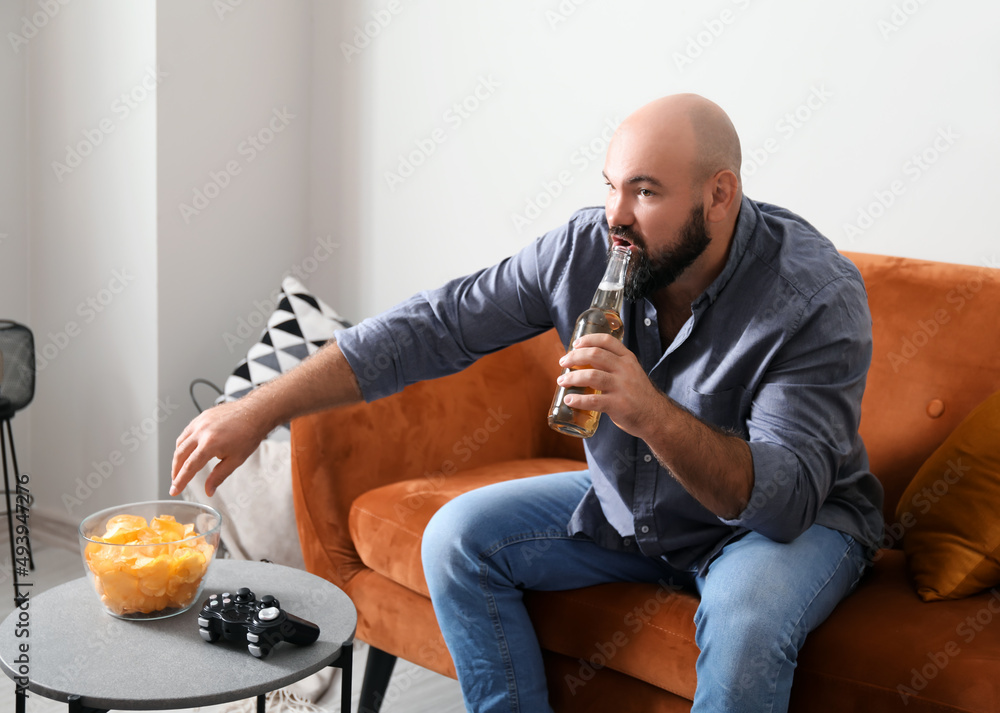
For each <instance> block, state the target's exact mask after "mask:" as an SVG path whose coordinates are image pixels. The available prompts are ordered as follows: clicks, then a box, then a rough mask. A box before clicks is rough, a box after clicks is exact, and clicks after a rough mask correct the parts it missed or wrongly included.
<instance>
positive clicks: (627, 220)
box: [604, 193, 633, 228]
mask: <svg viewBox="0 0 1000 713" xmlns="http://www.w3.org/2000/svg"><path fill="white" fill-rule="evenodd" d="M604 214H605V216H606V217H607V219H608V225H610V226H611V227H613V228H614V227H617V226H621V225H624V226H629V225H632V222H633V215H632V210H631V207H630V206H629V203H628V200H627V199H626V197H625V196H623V195H621V194H620V193H610V194H608V199H607V201H605V203H604Z"/></svg>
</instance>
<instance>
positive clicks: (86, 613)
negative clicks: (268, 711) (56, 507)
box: [0, 560, 357, 713]
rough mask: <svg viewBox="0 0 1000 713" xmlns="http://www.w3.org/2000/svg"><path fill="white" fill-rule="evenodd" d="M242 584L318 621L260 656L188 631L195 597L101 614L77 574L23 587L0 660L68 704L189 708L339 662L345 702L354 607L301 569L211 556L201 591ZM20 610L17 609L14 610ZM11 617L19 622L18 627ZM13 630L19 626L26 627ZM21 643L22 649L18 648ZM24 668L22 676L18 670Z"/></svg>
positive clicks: (4, 629) (0, 638)
mask: <svg viewBox="0 0 1000 713" xmlns="http://www.w3.org/2000/svg"><path fill="white" fill-rule="evenodd" d="M240 587H249V588H250V589H251V590H252V591H253V592H254V593H255V594H256V595H257V597H258V598H259V597H262V596H264V595H266V594H272V595H274V596H275V597H277V599H278V601H279V602H280V603H281V607H282V608H283V609H285V610H286V611H287V612H289V613H291V614H295V615H296V616H298V617H301V618H302V619H306V620H308V621H311V622H313V623H315V624H317V625H319V628H320V635H319V639H318V640H317V641H316V642H315V643H313V644H310V645H309V646H295V645H293V644H289V643H280V644H278V646H276V647H275V649H274V650H273V651H272V652H271V654H270V655H269V656H268V657H267V658H265V659H257V658H254V657H253V656H251V655H250V654H249V653H248V652H247V649H246V646H245V645H244V646H240V645H238V644H236V643H233V642H229V641H226V640H224V639H223V640H220V641H218V642H215V643H212V644H209V643H206V642H205V641H204V640H203V639H202V638H201V635H200V634H199V633H198V615H199V613H200V612H201V602H198V603H197V604H195V606H193V607H191V608H190V609H189V610H187V611H186V612H184V613H183V614H179V615H177V616H174V617H170V618H168V619H158V620H153V621H125V620H122V619H117V618H115V617H113V616H111V615H109V614H107V613H106V612H105V611H104V610H103V609H102V608H101V606H100V603H99V602H98V600H97V596H96V595H95V593H94V591H93V589H92V587H91V585H90V582H89V581H88V580H87V579H86V578H84V577H81V578H80V579H77V580H73V581H72V582H67V583H66V584H62V585H59V586H57V587H53V588H52V589H50V590H48V591H46V592H42V593H41V594H38V595H34V594H32V595H31V596H29V598H28V600H27V609H26V610H24V609H22V610H19V609H17V608H15V609H14V611H13V613H11V614H10V615H9V616H8V617H7V618H6V619H5V620H4V621H3V623H2V624H0V668H2V669H3V672H4V673H6V674H7V676H8V677H10V678H11V679H13V680H14V681H15V683H18V684H19V685H18V706H17V707H18V710H23V708H24V698H23V695H24V688H23V684H24V683H25V681H24V678H27V690H28V691H30V692H31V693H37V694H38V695H41V696H45V697H46V698H52V699H54V700H57V701H64V702H66V703H68V704H69V706H70V709H71V710H73V711H88V710H90V711H94V710H98V711H101V710H109V709H123V710H164V709H173V708H194V707H197V706H206V705H214V704H218V703H228V702H230V701H235V700H240V699H243V698H251V697H255V696H256V697H257V699H258V710H263V702H264V695H265V694H266V693H268V692H269V691H273V690H276V689H278V688H282V687H283V686H287V685H289V684H291V683H294V682H295V681H298V680H300V679H302V678H305V677H306V676H309V675H311V674H313V673H315V672H317V671H319V670H320V669H322V668H324V667H325V666H337V667H340V668H342V669H343V671H344V676H343V681H342V686H343V694H342V696H341V710H342V711H343V712H344V713H347V711H349V710H350V695H351V660H352V651H353V641H354V632H355V627H356V625H357V612H356V610H355V609H354V605H353V604H352V603H351V600H350V599H349V598H348V597H347V595H346V594H344V592H342V591H341V590H340V589H339V588H337V587H336V586H334V585H333V584H331V583H330V582H327V581H326V580H325V579H322V578H320V577H317V576H315V575H313V574H310V573H308V572H304V571H302V570H298V569H293V568H291V567H284V566H281V565H276V564H271V563H268V562H250V561H242V560H216V561H215V562H213V563H212V567H211V569H210V570H209V573H208V580H207V582H206V585H205V593H206V597H207V595H208V594H211V593H215V592H236V591H237V590H239V589H240ZM22 611H26V612H27V618H25V617H23V616H21V615H22ZM18 624H21V626H20V627H18ZM19 629H27V631H28V632H29V634H28V635H25V634H23V633H21V635H20V636H19V635H18V631H19ZM22 644H27V645H28V650H27V652H25V651H24V650H23V649H21V648H19V647H20V646H21V645H22ZM24 667H26V668H27V675H26V676H24V674H23V671H24Z"/></svg>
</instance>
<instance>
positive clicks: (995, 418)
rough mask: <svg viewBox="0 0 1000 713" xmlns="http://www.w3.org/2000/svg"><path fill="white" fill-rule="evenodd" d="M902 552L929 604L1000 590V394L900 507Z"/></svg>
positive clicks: (935, 459)
mask: <svg viewBox="0 0 1000 713" xmlns="http://www.w3.org/2000/svg"><path fill="white" fill-rule="evenodd" d="M896 521H897V522H899V523H900V524H902V525H903V527H905V528H906V534H905V535H904V537H903V550H904V551H905V552H906V558H907V561H908V563H909V567H910V574H911V575H912V576H913V579H914V582H915V583H916V586H917V594H919V595H920V597H921V598H922V599H923V600H924V601H934V600H939V599H960V598H962V597H967V596H970V595H972V594H976V593H977V592H981V591H983V590H984V589H988V588H989V587H993V586H996V585H997V584H1000V561H998V556H1000V391H998V392H997V393H995V394H993V395H992V396H990V397H989V398H988V399H986V401H984V402H983V403H981V404H980V405H979V406H977V407H976V408H975V409H974V410H973V411H972V413H970V414H969V415H968V416H966V418H965V420H963V421H962V423H960V424H959V425H958V428H956V429H955V430H954V431H953V432H952V433H951V435H950V436H948V438H947V440H945V442H944V443H942V444H941V446H940V447H939V448H938V449H937V450H936V451H934V453H932V454H931V456H930V458H928V459H927V461H926V462H925V463H924V464H923V466H921V468H920V470H919V471H918V472H917V475H916V476H915V477H914V478H913V481H912V482H911V483H910V485H909V487H908V488H907V489H906V492H905V493H903V497H902V498H900V500H899V504H898V505H897V506H896Z"/></svg>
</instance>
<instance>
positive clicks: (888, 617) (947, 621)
mask: <svg viewBox="0 0 1000 713" xmlns="http://www.w3.org/2000/svg"><path fill="white" fill-rule="evenodd" d="M848 257H850V258H851V259H852V260H853V261H854V262H855V263H856V264H857V265H858V267H859V268H860V270H861V272H862V274H863V276H864V279H865V283H866V286H867V289H868V296H869V302H870V305H871V310H872V315H873V323H874V345H875V351H874V357H873V361H872V365H871V370H870V372H869V378H868V386H867V390H866V392H865V396H864V402H863V407H862V408H863V410H862V414H863V415H862V423H861V431H862V435H863V437H864V439H865V442H866V445H867V448H868V452H869V457H870V461H871V468H872V471H873V472H874V473H875V474H876V475H877V476H878V477H879V479H880V480H881V482H882V483H883V485H884V488H885V494H886V498H885V515H886V522H887V525H888V526H889V527H888V528H887V536H886V540H885V542H884V545H885V548H884V549H882V550H880V551H879V552H878V553H877V555H876V557H875V560H876V561H875V565H874V567H873V569H872V571H871V572H870V573H869V574H868V575H867V576H866V578H865V579H864V580H862V582H861V584H860V586H859V588H858V589H857V590H856V591H855V592H854V593H853V594H852V595H851V596H850V597H848V598H847V599H846V600H845V601H844V602H843V603H842V604H841V605H840V606H839V607H838V608H837V609H836V610H835V611H834V613H833V615H832V616H831V617H830V618H829V619H828V620H827V621H826V622H824V623H823V624H822V625H821V626H820V627H819V628H818V629H817V630H816V631H815V632H813V633H812V634H811V635H810V637H809V638H808V640H807V641H806V644H805V646H804V648H803V650H802V652H801V655H800V659H799V664H798V668H797V669H796V672H795V682H794V686H793V692H792V705H791V709H792V710H793V711H800V712H808V713H825V712H827V711H829V713H844V711H871V712H873V713H874V712H876V711H877V712H879V713H884V712H885V711H907V713H912V712H916V711H919V712H924V711H926V712H928V713H930V712H931V711H933V712H934V713H941V712H942V711H956V712H958V711H963V712H975V713H986V712H987V711H998V710H1000V617H998V618H997V619H998V621H997V623H996V624H993V625H992V627H991V626H988V625H987V626H981V627H980V628H981V631H980V632H979V633H978V635H976V636H975V637H974V638H973V639H972V641H971V642H968V643H966V642H965V641H964V640H963V641H959V640H958V639H957V637H956V631H957V630H960V627H961V625H962V622H964V621H967V620H968V618H969V617H972V618H973V619H974V618H975V617H976V616H977V615H978V616H979V617H980V621H982V618H983V612H993V611H1000V608H996V605H997V601H995V599H998V598H1000V595H998V594H996V592H995V591H994V592H993V593H991V592H984V593H981V594H978V595H975V596H971V597H968V598H964V599H958V600H954V601H942V602H924V601H923V600H921V599H920V598H919V597H918V596H917V594H916V593H915V589H914V585H913V582H912V581H911V578H910V576H909V574H908V570H907V561H906V560H907V558H906V555H905V554H904V552H903V551H902V550H901V549H900V548H899V536H900V535H902V534H903V533H902V532H901V525H900V524H899V523H895V522H894V513H895V508H896V504H897V502H898V501H899V499H900V496H901V495H902V493H903V491H904V489H905V488H906V487H907V484H908V483H909V482H910V480H911V479H912V478H913V476H914V474H915V473H916V472H917V470H918V469H919V468H920V466H921V464H922V463H923V462H924V460H925V459H926V458H927V457H928V456H929V455H930V454H931V453H932V452H933V451H934V450H935V449H936V448H937V447H938V445H939V444H941V443H942V441H944V440H945V438H946V437H947V436H948V435H949V433H950V432H951V431H952V429H954V428H955V426H956V425H957V424H959V422H960V421H962V419H963V418H964V417H965V416H966V414H968V413H969V412H970V411H971V410H972V409H973V408H974V407H975V406H976V405H977V404H979V403H980V402H982V401H983V400H984V399H986V398H987V397H988V396H989V395H990V394H992V393H993V392H995V391H997V390H998V389H1000V270H996V269H990V268H985V267H975V266H962V265H954V264H948V263H937V262H927V261H919V260H912V259H903V258H894V257H884V256H876V255H868V254H857V253H848ZM562 352H563V346H562V345H561V344H560V343H559V340H558V337H557V336H556V335H555V333H554V332H548V333H546V334H543V335H541V336H539V337H536V338H534V339H531V340H529V341H527V342H524V343H521V344H517V345H514V346H512V347H509V348H507V349H504V350H502V351H500V352H498V353H496V354H493V355H490V356H488V357H486V358H483V359H481V360H480V361H478V362H477V363H476V364H474V365H473V366H471V367H470V368H468V369H466V370H465V371H463V372H461V373H459V374H455V375H453V376H449V377H445V378H442V379H437V380H434V381H430V382H425V383H421V384H416V385H413V386H411V387H408V388H407V389H405V390H404V391H403V392H401V393H399V394H396V395H394V396H392V397H389V398H386V399H382V400H380V401H376V402H374V403H371V404H362V405H357V406H351V407H347V408H342V409H334V410H331V411H326V412H323V413H319V414H314V415H311V416H308V417H304V418H300V419H297V420H295V421H294V422H293V423H292V479H293V491H294V499H295V508H296V520H297V524H298V529H299V535H300V540H301V544H302V549H303V553H304V556H305V562H306V566H307V568H308V569H309V570H310V571H311V572H313V573H315V574H318V575H320V576H322V577H324V578H326V579H328V580H329V581H331V582H333V583H334V584H336V585H338V586H339V587H341V588H342V589H343V590H344V591H346V592H347V594H348V595H349V596H350V597H351V599H352V600H353V601H354V603H355V605H356V606H357V609H358V629H357V635H358V638H359V639H361V640H362V641H365V642H367V643H368V644H370V645H371V646H372V652H373V654H375V655H376V656H381V659H380V660H377V661H375V662H374V663H372V660H371V659H370V666H371V667H372V670H373V671H374V670H375V669H376V668H381V671H382V673H383V680H381V681H378V680H375V681H374V682H372V681H369V682H368V683H366V688H368V689H369V690H368V691H367V692H366V693H365V696H366V698H365V699H364V700H363V706H365V707H368V708H370V709H373V710H374V709H377V704H373V701H374V702H376V703H377V701H378V700H379V697H380V694H381V693H382V692H383V691H384V686H385V680H384V679H385V676H386V675H387V674H388V672H389V671H391V663H392V661H394V660H395V659H394V658H393V657H402V658H403V659H406V660H408V661H411V662H414V663H416V664H418V665H420V666H423V667H426V668H428V669H431V670H433V671H437V672H439V673H442V674H445V675H448V676H452V677H454V675H455V673H454V668H453V665H452V661H451V659H450V657H449V654H448V651H447V649H446V647H445V645H444V642H443V640H442V638H441V634H440V631H439V629H438V625H437V622H436V620H435V616H434V612H433V610H432V608H431V604H430V600H429V599H428V594H427V588H426V584H425V582H424V578H423V573H422V569H421V563H420V539H421V533H422V531H423V528H424V526H425V525H426V523H427V521H428V520H429V519H430V517H431V515H432V514H433V513H434V512H435V511H436V510H437V509H438V508H439V507H440V506H441V505H442V504H444V503H445V502H447V501H448V500H449V499H450V498H452V497H454V496H455V495H457V494H459V493H462V492H464V491H467V490H470V489H472V488H476V487H480V486H482V485H484V484H487V483H493V482H496V481H500V480H508V479H512V478H521V477H525V476H530V475H537V474H543V473H549V472H557V471H562V470H570V469H576V468H583V467H585V464H584V462H583V449H582V444H581V442H580V441H579V440H576V439H573V438H570V437H567V436H562V435H559V434H557V433H555V432H554V431H552V430H550V429H549V428H548V426H547V425H546V421H545V412H546V409H547V408H548V406H549V402H550V400H551V397H552V393H553V389H554V379H555V377H556V375H557V373H558V371H559V370H558V367H557V364H556V361H557V359H558V358H559V356H560V354H561V353H562ZM374 364H375V366H376V367H377V366H378V364H377V360H375V361H374ZM526 602H527V605H528V607H529V611H530V614H531V617H532V620H533V622H534V623H535V626H536V629H537V632H538V636H539V640H540V642H541V645H542V647H543V649H544V652H545V660H546V672H547V676H548V678H549V685H550V698H551V702H552V705H553V707H554V708H555V709H556V710H558V711H573V712H574V713H580V712H586V711H612V710H621V711H643V712H646V713H650V712H654V711H655V712H659V711H686V710H689V708H690V705H691V703H690V702H691V699H692V697H693V695H694V690H695V683H696V678H695V659H696V658H697V656H698V648H697V646H696V645H695V643H694V622H693V618H694V613H695V609H696V607H697V599H696V596H695V595H693V594H688V593H685V592H677V591H670V590H668V589H665V588H663V587H660V586H658V585H656V584H627V583H622V584H607V585H601V586H595V587H589V588H586V589H579V590H570V591H564V592H549V593H536V592H531V593H528V595H527V596H526ZM959 643H960V644H961V645H960V647H959V646H956V644H959ZM956 649H959V650H958V652H957V654H956V653H955V652H956ZM373 687H374V688H382V691H378V690H375V691H372V690H370V689H372V688H373ZM911 693H912V695H911ZM365 701H367V702H365Z"/></svg>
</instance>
